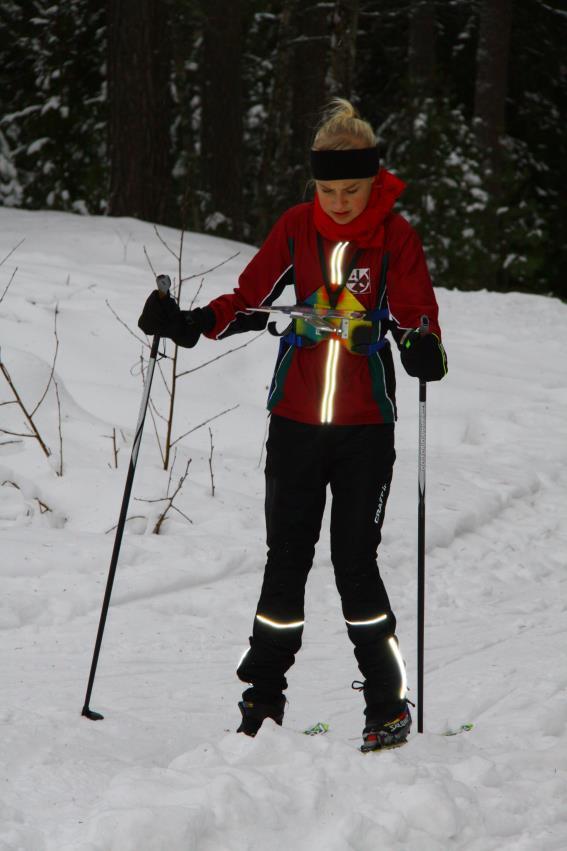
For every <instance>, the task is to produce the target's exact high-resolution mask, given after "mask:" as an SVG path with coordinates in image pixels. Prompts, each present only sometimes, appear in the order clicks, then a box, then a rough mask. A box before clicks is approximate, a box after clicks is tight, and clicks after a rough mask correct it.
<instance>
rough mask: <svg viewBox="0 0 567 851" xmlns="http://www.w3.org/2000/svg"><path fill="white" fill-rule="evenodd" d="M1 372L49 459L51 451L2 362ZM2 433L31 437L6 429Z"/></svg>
mask: <svg viewBox="0 0 567 851" xmlns="http://www.w3.org/2000/svg"><path fill="white" fill-rule="evenodd" d="M0 370H1V371H2V374H3V376H4V378H5V379H6V381H7V382H8V384H9V386H10V389H11V391H12V393H13V394H14V396H15V397H16V401H17V403H18V405H19V406H20V408H21V410H22V413H23V414H24V416H25V418H26V420H27V421H28V425H29V426H30V428H31V430H32V431H33V436H34V437H35V438H36V439H37V441H38V443H39V445H40V446H41V448H42V450H43V452H44V454H45V456H46V457H47V458H49V456H50V455H51V451H50V450H49V449H48V448H47V446H46V445H45V443H44V442H43V440H42V439H41V435H40V433H39V432H38V430H37V428H36V427H35V423H34V421H33V420H32V418H31V416H30V415H29V413H28V411H27V409H26V406H25V405H24V403H23V401H22V399H21V398H20V394H19V393H18V391H17V390H16V388H15V386H14V382H13V381H12V378H11V376H10V373H9V372H8V370H7V369H6V367H5V366H4V364H3V363H2V361H0ZM0 432H3V433H4V434H11V435H12V436H14V437H30V436H31V435H26V434H16V433H15V432H10V431H6V430H5V429H0Z"/></svg>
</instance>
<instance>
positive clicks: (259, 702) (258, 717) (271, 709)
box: [236, 688, 285, 736]
mask: <svg viewBox="0 0 567 851" xmlns="http://www.w3.org/2000/svg"><path fill="white" fill-rule="evenodd" d="M238 708H239V709H240V712H241V713H242V721H241V723H240V727H239V728H238V729H237V731H236V732H237V733H244V734H245V735H247V736H255V735H256V733H257V732H258V730H259V729H260V727H261V726H262V722H263V721H264V719H265V718H271V719H272V721H275V723H276V724H277V725H278V726H279V727H281V726H282V721H283V717H284V709H285V697H284V696H283V694H282V695H280V696H279V697H276V698H273V697H272V698H266V697H262V696H260V699H258V698H257V695H256V692H255V689H253V688H249V689H246V691H245V692H244V694H243V695H242V700H241V701H240V703H239V704H238Z"/></svg>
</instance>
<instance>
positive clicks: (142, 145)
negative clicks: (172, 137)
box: [107, 0, 171, 222]
mask: <svg viewBox="0 0 567 851" xmlns="http://www.w3.org/2000/svg"><path fill="white" fill-rule="evenodd" d="M168 8H169V6H168V3H167V2H166V1H165V0H107V12H108V71H107V75H108V104H109V117H108V144H109V157H110V193H109V205H108V212H109V213H110V214H111V215H113V216H135V217H137V218H141V219H147V220H149V221H154V222H166V221H167V220H168V214H167V213H168V211H167V199H168V192H169V182H170V169H169V124H170V105H169V96H168V90H169V75H170V64H171V63H170V52H169V39H168Z"/></svg>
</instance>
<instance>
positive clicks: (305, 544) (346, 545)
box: [237, 415, 401, 702]
mask: <svg viewBox="0 0 567 851" xmlns="http://www.w3.org/2000/svg"><path fill="white" fill-rule="evenodd" d="M394 460H395V451H394V426H393V425H390V424H385V425H357V426H337V425H332V424H331V425H327V424H325V425H308V424H305V423H300V422H296V421H295V420H289V419H286V418H283V417H278V416H275V415H272V417H271V422H270V429H269V436H268V442H267V458H266V503H265V507H266V531H267V544H268V559H267V564H266V569H265V574H264V581H263V585H262V591H261V594H260V599H259V602H258V608H257V611H256V617H255V620H254V626H253V632H252V636H251V637H250V648H249V650H248V651H247V653H246V654H245V656H244V657H243V659H242V660H241V662H240V665H239V667H238V671H237V673H238V676H239V678H240V679H241V680H242V681H243V682H247V683H251V684H252V686H253V692H254V695H255V697H256V699H264V700H267V701H269V700H273V699H275V698H276V697H277V696H279V695H281V692H282V690H283V689H285V688H287V680H286V677H285V674H286V672H287V670H288V669H289V668H290V667H291V666H292V665H293V663H294V659H295V654H296V653H297V651H298V650H299V648H300V647H301V639H302V633H303V621H304V594H305V583H306V581H307V576H308V574H309V570H310V568H311V565H312V563H313V556H314V552H315V544H316V543H317V540H318V539H319V533H320V530H321V520H322V517H323V511H324V508H325V501H326V495H327V486H330V490H331V495H332V508H331V560H332V563H333V568H334V571H335V580H336V584H337V588H338V591H339V594H340V597H341V603H342V610H343V615H344V618H345V621H346V624H347V630H348V634H349V637H350V639H351V641H352V642H353V644H354V648H355V656H356V659H357V661H358V665H359V668H360V671H361V673H362V675H363V676H364V678H365V679H366V680H367V683H368V688H371V689H372V690H373V693H374V699H375V701H377V702H387V701H389V700H390V699H393V695H394V694H399V688H400V680H401V678H400V666H399V663H398V661H397V660H396V658H395V655H394V654H393V652H392V646H391V642H392V640H395V639H393V638H392V637H393V635H394V632H395V626H396V620H395V617H394V614H393V612H392V609H391V607H390V601H389V599H388V595H387V593H386V589H385V587H384V583H383V582H382V578H381V576H380V573H379V570H378V565H377V561H376V553H377V548H378V545H379V543H380V537H381V529H382V523H383V520H384V512H385V508H386V502H387V499H388V493H389V490H390V482H391V479H392V468H393V465H394ZM247 694H248V696H250V690H248V693H247Z"/></svg>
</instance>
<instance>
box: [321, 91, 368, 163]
mask: <svg viewBox="0 0 567 851" xmlns="http://www.w3.org/2000/svg"><path fill="white" fill-rule="evenodd" d="M376 144H377V139H376V136H375V134H374V130H373V129H372V127H371V126H370V124H369V123H368V121H365V120H364V119H363V118H361V117H360V114H359V112H358V110H357V109H356V107H354V106H353V105H352V103H351V102H350V101H348V100H345V98H333V99H332V100H331V101H330V103H329V104H328V105H327V107H326V108H325V111H324V113H323V118H322V120H321V122H320V124H319V126H318V128H317V130H316V132H315V138H314V140H313V145H312V147H313V150H315V151H346V150H350V149H353V148H373V147H375V146H376Z"/></svg>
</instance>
